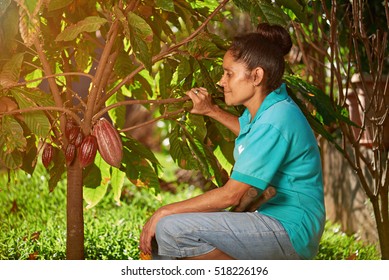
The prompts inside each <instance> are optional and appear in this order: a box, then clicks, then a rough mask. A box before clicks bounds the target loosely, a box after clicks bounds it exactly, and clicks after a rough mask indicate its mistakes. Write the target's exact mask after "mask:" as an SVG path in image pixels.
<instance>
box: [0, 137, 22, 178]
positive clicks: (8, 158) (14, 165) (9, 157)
mask: <svg viewBox="0 0 389 280" xmlns="http://www.w3.org/2000/svg"><path fill="white" fill-rule="evenodd" d="M0 145H1V146H3V143H2V140H1V139H0ZM0 163H1V164H2V165H4V166H5V167H7V168H9V169H11V170H13V169H18V168H20V167H22V164H23V155H22V153H21V152H19V151H17V150H14V151H12V152H11V153H5V151H3V150H2V149H0Z"/></svg>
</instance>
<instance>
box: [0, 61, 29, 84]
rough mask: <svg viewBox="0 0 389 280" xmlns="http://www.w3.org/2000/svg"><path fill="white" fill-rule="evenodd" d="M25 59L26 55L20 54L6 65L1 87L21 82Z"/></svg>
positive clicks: (0, 79)
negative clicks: (20, 77)
mask: <svg viewBox="0 0 389 280" xmlns="http://www.w3.org/2000/svg"><path fill="white" fill-rule="evenodd" d="M23 59H24V53H18V54H15V55H14V56H13V57H12V58H11V59H10V60H9V61H7V62H6V63H5V64H4V66H3V69H2V71H1V73H0V86H2V87H6V86H9V85H13V84H15V83H16V82H17V81H18V80H19V76H20V71H21V68H22V63H23Z"/></svg>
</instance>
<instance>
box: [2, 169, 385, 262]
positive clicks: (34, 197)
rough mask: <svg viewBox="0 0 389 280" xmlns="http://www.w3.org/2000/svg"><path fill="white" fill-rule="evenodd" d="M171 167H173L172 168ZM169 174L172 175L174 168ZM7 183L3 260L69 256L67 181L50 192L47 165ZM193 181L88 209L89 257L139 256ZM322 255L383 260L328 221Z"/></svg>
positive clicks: (131, 190) (135, 192)
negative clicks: (154, 226)
mask: <svg viewBox="0 0 389 280" xmlns="http://www.w3.org/2000/svg"><path fill="white" fill-rule="evenodd" d="M169 172H171V171H169ZM166 176H168V177H169V178H172V176H173V174H172V173H167V174H166ZM17 178H18V179H17V180H16V179H15V180H12V181H11V182H7V174H0V221H1V230H0V259H1V260H6V259H17V260H22V259H52V260H53V259H65V249H66V204H65V203H66V201H65V197H66V193H65V190H66V188H65V181H62V182H61V183H60V184H59V185H58V187H57V188H56V189H55V190H54V191H53V192H51V193H50V192H49V191H48V186H47V180H48V178H47V174H46V172H45V170H44V168H42V167H38V170H36V172H35V173H34V176H32V177H30V176H27V175H25V174H24V173H18V176H17ZM200 193H201V190H199V189H198V188H194V187H193V186H188V185H181V186H179V187H178V192H177V194H172V193H171V192H161V193H159V194H157V195H155V193H153V191H151V190H148V189H139V188H137V187H135V186H133V185H131V184H130V183H126V184H125V186H124V187H123V194H122V198H121V204H120V205H117V204H116V203H115V202H114V199H113V197H112V195H111V194H110V193H108V195H107V196H106V197H105V198H104V199H103V201H102V202H101V203H99V204H98V205H97V206H96V207H94V208H92V209H88V210H85V214H84V219H85V256H86V259H91V260H104V259H110V260H115V259H116V260H117V259H139V250H138V241H139V234H140V229H141V227H142V225H143V224H144V222H145V221H146V219H147V218H148V217H149V216H150V215H151V214H152V213H153V212H154V211H155V210H156V209H157V208H159V207H160V206H161V205H164V204H166V203H171V202H173V201H178V200H182V199H185V198H189V197H192V196H194V195H197V194H200ZM317 258H318V259H348V258H351V259H377V258H379V256H378V254H377V252H376V250H375V247H374V246H372V245H363V244H362V243H361V242H359V241H357V239H356V238H355V237H354V236H347V235H345V234H344V233H342V232H341V231H340V229H339V226H337V225H332V224H330V223H328V224H327V227H326V231H325V233H324V235H323V238H322V242H321V245H320V251H319V254H318V257H317Z"/></svg>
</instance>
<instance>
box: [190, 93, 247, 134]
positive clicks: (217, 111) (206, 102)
mask: <svg viewBox="0 0 389 280" xmlns="http://www.w3.org/2000/svg"><path fill="white" fill-rule="evenodd" d="M186 94H187V95H188V96H189V97H190V98H191V99H192V101H193V108H192V110H191V111H190V112H191V113H192V114H198V115H204V116H208V117H210V118H213V119H214V120H216V121H218V122H220V123H221V124H222V125H224V126H225V127H227V128H228V129H230V130H231V131H232V132H233V133H234V134H235V135H238V134H239V131H240V125H239V117H237V116H234V115H232V114H230V113H228V112H226V111H224V110H223V109H221V108H220V107H219V106H217V105H216V104H214V103H213V102H212V97H211V95H210V94H209V93H208V91H207V89H205V88H202V87H201V88H196V89H192V90H190V91H188V92H187V93H186Z"/></svg>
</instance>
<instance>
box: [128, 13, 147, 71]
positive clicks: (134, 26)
mask: <svg viewBox="0 0 389 280" xmlns="http://www.w3.org/2000/svg"><path fill="white" fill-rule="evenodd" d="M127 20H128V26H129V29H130V31H129V32H130V38H129V39H130V42H131V47H132V50H133V53H134V55H135V56H136V58H137V59H138V60H139V61H140V62H142V63H143V64H144V66H145V68H146V69H147V70H149V71H151V66H152V64H151V53H150V49H149V46H148V42H151V41H152V38H153V31H152V29H151V27H150V25H148V23H147V22H146V21H145V20H144V19H143V18H142V17H140V16H138V15H137V14H135V13H133V12H129V13H128V14H127Z"/></svg>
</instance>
